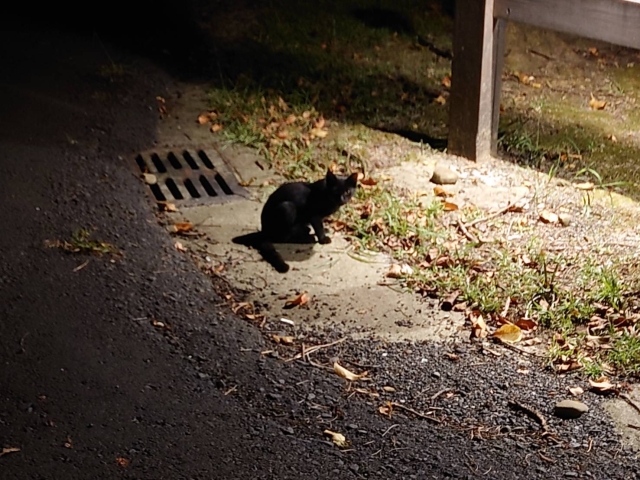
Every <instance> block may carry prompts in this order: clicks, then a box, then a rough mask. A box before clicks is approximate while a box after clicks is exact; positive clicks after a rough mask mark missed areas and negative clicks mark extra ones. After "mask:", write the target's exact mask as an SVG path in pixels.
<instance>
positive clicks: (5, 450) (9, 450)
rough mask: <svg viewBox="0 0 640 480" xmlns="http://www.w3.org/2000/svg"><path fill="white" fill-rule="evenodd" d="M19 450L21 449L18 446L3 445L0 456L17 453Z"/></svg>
mask: <svg viewBox="0 0 640 480" xmlns="http://www.w3.org/2000/svg"><path fill="white" fill-rule="evenodd" d="M19 451H20V449H19V448H16V447H3V448H2V451H0V457H1V456H3V455H7V454H8V453H16V452H19Z"/></svg>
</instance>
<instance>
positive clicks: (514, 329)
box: [491, 323, 522, 343]
mask: <svg viewBox="0 0 640 480" xmlns="http://www.w3.org/2000/svg"><path fill="white" fill-rule="evenodd" d="M491 336H492V337H495V338H498V339H500V340H502V341H503V342H507V343H517V342H519V341H520V340H522V330H520V327H518V326H517V325H513V324H511V323H507V324H506V325H502V326H501V327H500V328H499V329H497V330H496V331H495V332H493V335H491Z"/></svg>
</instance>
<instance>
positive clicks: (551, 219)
mask: <svg viewBox="0 0 640 480" xmlns="http://www.w3.org/2000/svg"><path fill="white" fill-rule="evenodd" d="M540 220H541V221H542V222H544V223H558V222H559V221H560V218H559V217H558V215H557V214H555V213H553V212H550V211H549V210H543V211H541V212H540Z"/></svg>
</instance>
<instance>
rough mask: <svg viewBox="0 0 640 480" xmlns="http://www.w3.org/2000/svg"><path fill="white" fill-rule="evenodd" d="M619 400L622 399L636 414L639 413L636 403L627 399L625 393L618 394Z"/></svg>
mask: <svg viewBox="0 0 640 480" xmlns="http://www.w3.org/2000/svg"><path fill="white" fill-rule="evenodd" d="M620 398H622V399H623V400H624V401H625V402H627V403H628V404H629V405H631V407H632V408H633V409H634V410H635V411H636V412H638V413H640V406H638V404H637V403H636V402H634V401H633V400H631V398H630V397H629V395H627V394H626V393H621V394H620Z"/></svg>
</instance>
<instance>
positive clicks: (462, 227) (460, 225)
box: [456, 219, 479, 243]
mask: <svg viewBox="0 0 640 480" xmlns="http://www.w3.org/2000/svg"><path fill="white" fill-rule="evenodd" d="M456 225H457V226H458V230H460V231H461V232H462V234H463V235H464V236H465V237H467V240H469V241H470V242H473V243H478V242H479V240H478V239H477V238H476V237H475V236H474V235H472V234H471V233H470V232H469V230H467V227H466V226H465V224H464V223H462V220H460V219H458V220H457V221H456Z"/></svg>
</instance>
